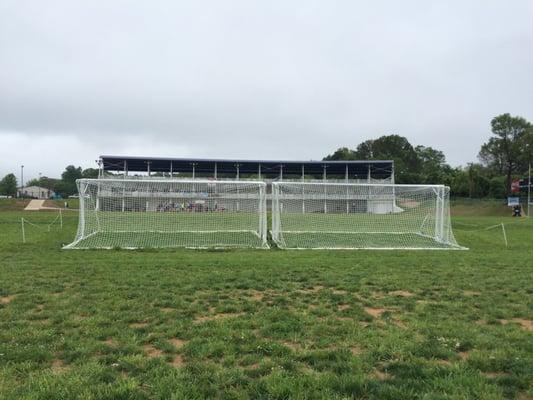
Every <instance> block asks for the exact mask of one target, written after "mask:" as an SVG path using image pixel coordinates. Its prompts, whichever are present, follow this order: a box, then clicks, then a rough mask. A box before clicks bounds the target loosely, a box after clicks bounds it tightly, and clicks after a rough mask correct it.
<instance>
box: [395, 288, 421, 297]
mask: <svg viewBox="0 0 533 400" xmlns="http://www.w3.org/2000/svg"><path fill="white" fill-rule="evenodd" d="M389 295H390V296H397V297H413V296H414V295H415V294H414V293H411V292H409V291H408V290H394V291H392V292H389Z"/></svg>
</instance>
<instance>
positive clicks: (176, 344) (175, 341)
mask: <svg viewBox="0 0 533 400" xmlns="http://www.w3.org/2000/svg"><path fill="white" fill-rule="evenodd" d="M168 342H169V343H170V344H171V345H172V346H174V347H175V348H176V349H181V348H182V347H183V346H185V344H186V343H187V341H185V340H182V339H178V338H172V339H169V340H168Z"/></svg>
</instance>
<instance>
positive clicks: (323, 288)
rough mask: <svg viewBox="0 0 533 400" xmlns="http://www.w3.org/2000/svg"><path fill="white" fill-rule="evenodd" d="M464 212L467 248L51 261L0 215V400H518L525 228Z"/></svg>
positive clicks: (526, 284)
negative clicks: (259, 399)
mask: <svg viewBox="0 0 533 400" xmlns="http://www.w3.org/2000/svg"><path fill="white" fill-rule="evenodd" d="M5 204H7V203H5ZM491 207H492V206H490V205H487V204H483V207H480V209H481V210H483V214H488V213H489V212H487V210H488V209H491ZM476 209H477V208H476V207H474V206H473V205H472V204H470V203H468V202H464V203H461V204H458V205H457V212H455V213H453V210H452V214H455V217H453V224H454V229H455V230H454V233H455V236H456V238H457V241H458V242H459V244H461V245H463V246H466V247H469V248H470V250H469V251H416V252H409V251H385V252H383V251H379V252H372V251H361V250H358V251H321V250H310V251H297V252H295V251H281V250H228V251H207V250H182V249H179V250H175V249H165V250H145V251H127V250H122V251H121V250H109V251H106V250H101V251H94V250H80V251H76V250H71V251H62V250H60V247H61V245H62V244H66V243H70V242H71V241H72V239H73V238H74V236H75V231H76V226H77V214H76V213H75V212H65V213H64V214H63V215H64V228H63V230H60V229H59V228H58V227H56V226H53V227H52V228H51V230H50V232H48V231H47V229H45V228H44V226H45V225H44V224H45V223H46V222H50V221H52V220H53V219H54V218H55V216H56V214H55V213H54V212H51V211H39V212H24V211H20V210H18V209H17V206H16V205H15V203H9V204H7V205H4V206H2V204H1V203H0V398H1V399H19V398H24V399H57V398H64V399H73V398H83V399H92V398H94V399H152V398H162V399H163V398H164V399H167V398H173V399H203V398H231V399H248V398H253V399H256V398H262V399H291V398H300V399H303V398H306V399H315V398H316V399H322V398H327V399H344V398H364V399H412V398H413V399H520V400H527V399H533V300H532V299H533V283H532V282H533V239H532V238H533V221H529V220H527V219H519V220H516V219H512V218H510V217H508V216H505V215H503V212H504V211H505V210H504V211H501V213H502V215H500V216H495V217H491V216H478V215H475V214H476ZM498 210H500V208H498ZM499 213H500V211H498V214H499ZM21 217H24V218H27V219H28V220H29V221H31V222H34V223H37V224H42V225H40V228H37V227H31V226H29V227H28V228H27V232H26V235H27V243H26V244H22V243H21V231H20V218H21ZM501 222H504V223H505V224H507V225H506V233H507V238H508V242H509V247H508V248H506V247H505V244H504V242H503V236H502V231H501V229H500V228H494V229H489V230H484V229H485V228H487V227H490V226H494V225H497V224H500V223H501Z"/></svg>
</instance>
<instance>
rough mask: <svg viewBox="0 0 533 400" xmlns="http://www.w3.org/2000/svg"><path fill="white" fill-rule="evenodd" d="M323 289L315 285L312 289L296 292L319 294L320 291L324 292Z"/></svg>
mask: <svg viewBox="0 0 533 400" xmlns="http://www.w3.org/2000/svg"><path fill="white" fill-rule="evenodd" d="M324 289H325V287H324V286H322V285H315V286H313V287H310V288H305V289H298V290H297V292H300V293H318V292H320V291H321V290H324Z"/></svg>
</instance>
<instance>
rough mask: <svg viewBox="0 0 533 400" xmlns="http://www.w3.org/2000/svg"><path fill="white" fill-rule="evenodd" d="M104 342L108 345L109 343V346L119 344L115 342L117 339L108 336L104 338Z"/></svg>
mask: <svg viewBox="0 0 533 400" xmlns="http://www.w3.org/2000/svg"><path fill="white" fill-rule="evenodd" d="M104 343H105V344H106V345H108V346H109V347H116V346H117V342H115V340H114V339H113V338H111V337H109V338H107V339H106V340H104Z"/></svg>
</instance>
